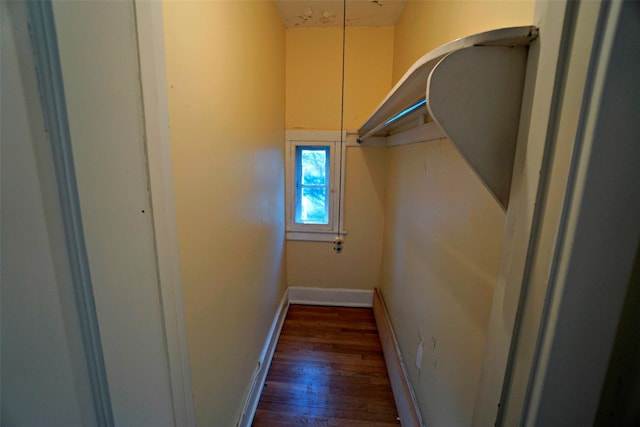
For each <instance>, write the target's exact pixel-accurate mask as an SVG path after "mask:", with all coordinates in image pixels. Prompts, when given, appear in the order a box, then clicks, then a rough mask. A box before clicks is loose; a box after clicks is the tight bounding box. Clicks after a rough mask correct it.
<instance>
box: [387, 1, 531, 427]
mask: <svg viewBox="0 0 640 427" xmlns="http://www.w3.org/2000/svg"><path fill="white" fill-rule="evenodd" d="M532 21H533V3H531V2H519V1H518V2H502V1H412V0H409V1H408V3H407V5H406V7H405V9H404V11H403V13H402V15H401V17H400V20H399V22H398V25H397V26H396V27H395V38H394V40H395V44H394V65H393V78H394V81H396V80H397V79H399V78H400V77H401V76H402V75H403V74H404V72H405V71H406V69H407V68H408V67H409V66H411V64H412V63H413V62H414V61H415V60H416V59H418V58H419V57H420V56H422V55H424V54H425V53H427V52H428V51H430V50H432V49H434V48H437V47H438V46H440V45H442V44H444V43H446V42H449V41H452V40H454V39H455V38H458V37H462V36H466V35H470V34H473V33H476V32H481V31H485V30H490V29H495V28H498V27H506V26H516V25H525V24H531V22H532ZM388 165H389V166H388V179H387V183H386V185H387V203H386V210H385V226H384V250H383V258H382V260H383V261H382V285H381V288H382V293H383V296H384V298H385V301H386V303H387V307H388V309H389V312H390V316H391V320H392V323H393V325H394V328H395V330H396V333H397V337H398V340H399V345H400V348H401V351H402V353H403V355H404V357H405V358H406V359H407V360H408V361H409V363H407V367H408V373H409V376H410V379H411V382H412V384H413V387H414V390H415V393H416V397H417V399H418V403H419V406H420V408H421V412H422V414H423V416H424V419H425V423H426V424H427V425H430V426H434V427H440V426H444V427H446V426H458V425H460V426H462V425H471V420H472V417H473V411H474V403H475V400H476V391H477V389H478V384H479V381H480V376H481V370H482V362H483V354H484V349H485V342H486V336H487V327H488V322H489V316H490V310H491V304H492V298H493V290H494V287H495V284H496V280H497V275H498V271H499V263H500V255H501V250H502V241H503V233H504V230H503V228H504V220H505V214H504V212H503V211H502V209H501V208H500V206H499V205H498V203H497V202H496V201H495V200H494V199H493V197H492V196H491V194H490V193H489V191H488V190H487V189H486V188H485V187H484V186H483V184H482V183H481V181H480V180H479V179H478V178H477V176H476V175H475V174H474V173H473V172H472V170H471V169H470V168H469V166H468V165H467V164H466V162H465V161H464V159H463V158H462V157H461V155H460V154H459V153H458V151H457V150H456V148H455V147H454V146H453V144H452V143H451V142H450V141H449V140H448V139H442V140H438V141H431V142H425V143H418V144H413V145H408V146H401V147H395V148H391V149H389V159H388ZM420 336H421V337H422V340H423V345H424V357H423V362H422V366H421V369H417V368H416V367H415V363H414V362H415V357H416V351H417V348H418V344H419V338H418V337H420Z"/></svg>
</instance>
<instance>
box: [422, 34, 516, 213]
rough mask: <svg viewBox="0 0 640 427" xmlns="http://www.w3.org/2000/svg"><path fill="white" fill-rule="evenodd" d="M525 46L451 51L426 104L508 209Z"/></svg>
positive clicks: (434, 77)
mask: <svg viewBox="0 0 640 427" xmlns="http://www.w3.org/2000/svg"><path fill="white" fill-rule="evenodd" d="M526 63H527V47H526V46H513V47H506V46H472V47H468V48H464V49H460V50H457V51H455V52H452V53H450V54H448V55H447V56H445V57H444V58H442V59H441V60H440V62H438V64H437V65H436V66H435V67H434V69H433V70H432V72H431V73H430V75H429V79H428V81H427V89H426V98H427V108H428V109H429V113H430V114H431V117H432V118H433V120H434V121H435V122H436V123H438V125H439V126H440V127H441V128H442V130H443V131H444V132H445V134H446V135H447V136H448V137H449V139H450V140H451V141H452V142H453V143H454V144H455V146H456V147H457V148H458V150H459V151H460V153H461V154H462V155H463V157H464V158H465V160H466V161H467V162H468V164H469V165H470V166H471V168H472V169H473V170H474V172H475V173H476V174H477V175H478V177H479V178H480V179H481V180H482V182H483V183H484V184H485V186H486V187H487V188H488V189H489V190H490V191H491V193H492V194H493V196H494V197H495V198H496V200H497V201H498V202H499V203H500V205H501V206H502V207H503V208H504V209H505V210H506V208H507V205H508V203H509V191H510V187H511V175H512V173H513V161H514V154H515V147H516V139H517V136H518V126H519V121H520V107H521V104H522V91H523V86H524V77H525V69H526Z"/></svg>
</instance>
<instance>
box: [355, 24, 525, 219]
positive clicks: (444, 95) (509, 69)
mask: <svg viewBox="0 0 640 427" xmlns="http://www.w3.org/2000/svg"><path fill="white" fill-rule="evenodd" d="M537 35H538V29H537V28H536V27H533V26H524V27H511V28H502V29H498V30H493V31H487V32H484V33H480V34H476V35H473V36H469V37H464V38H461V39H458V40H454V41H452V42H450V43H447V44H445V45H443V46H441V47H439V48H437V49H435V50H433V51H431V52H429V53H427V54H426V55H424V56H423V57H422V58H420V59H419V60H418V61H416V63H415V64H413V66H412V67H411V68H410V69H409V70H408V71H407V72H406V73H405V75H404V76H403V77H402V78H401V79H400V81H398V83H397V84H396V85H395V87H394V88H393V89H392V90H391V92H389V94H388V95H387V97H386V98H385V99H384V100H383V101H382V103H381V104H380V105H379V106H378V108H377V109H376V110H375V112H374V113H373V114H372V115H371V117H370V118H369V119H368V120H367V121H366V122H365V123H364V124H363V125H362V126H361V127H360V128H359V129H358V142H359V143H361V144H363V145H366V144H367V140H371V138H372V137H378V138H375V139H376V140H378V141H379V140H380V138H379V137H382V138H386V143H387V145H399V144H403V143H410V142H419V141H428V140H432V139H436V138H442V137H448V138H449V139H450V140H451V141H452V142H453V143H454V144H455V145H456V147H457V148H458V150H459V151H460V152H461V153H462V155H463V157H464V158H465V159H466V161H467V162H468V163H469V165H470V166H471V167H472V168H473V169H474V171H475V172H476V174H477V175H478V176H479V177H480V179H481V180H482V181H483V182H484V184H485V185H486V186H487V187H488V188H489V190H490V191H491V192H492V194H493V195H494V196H495V198H496V200H498V202H499V203H500V204H501V205H502V206H503V207H504V208H505V209H506V207H507V204H508V198H509V189H510V185H511V174H512V170H513V157H514V153H515V143H516V139H517V134H518V124H519V120H520V106H521V102H522V90H523V85H524V75H525V69H526V62H527V53H528V46H529V44H530V43H531V41H532V40H533V39H535V38H536V37H537ZM424 99H426V104H424V105H422V104H418V106H417V107H416V108H415V109H414V110H413V111H411V112H410V113H408V114H406V115H404V116H402V117H401V118H398V119H394V118H395V117H396V116H398V115H399V114H400V113H401V112H403V111H405V110H406V109H407V108H409V107H411V106H413V105H416V103H418V102H419V101H421V100H424Z"/></svg>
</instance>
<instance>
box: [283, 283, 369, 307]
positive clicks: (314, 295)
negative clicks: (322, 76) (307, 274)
mask: <svg viewBox="0 0 640 427" xmlns="http://www.w3.org/2000/svg"><path fill="white" fill-rule="evenodd" d="M289 304H308V305H328V306H336V307H373V290H363V289H340V288H338V289H332V288H306V287H302V286H289Z"/></svg>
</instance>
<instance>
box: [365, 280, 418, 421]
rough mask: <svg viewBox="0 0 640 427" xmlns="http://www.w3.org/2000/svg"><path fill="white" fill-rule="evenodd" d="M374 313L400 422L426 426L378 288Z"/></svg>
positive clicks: (374, 300) (374, 302)
mask: <svg viewBox="0 0 640 427" xmlns="http://www.w3.org/2000/svg"><path fill="white" fill-rule="evenodd" d="M373 315H374V317H375V319H376V326H377V327H378V335H379V336H380V343H381V344H382V353H383V354H384V361H385V364H386V365H387V373H388V374H389V381H390V382H391V390H392V391H393V398H394V400H395V401H396V409H397V410H398V416H399V418H400V423H401V424H402V426H403V427H424V423H423V421H422V414H421V413H420V408H419V407H418V402H417V401H416V396H415V394H414V392H413V387H412V386H411V381H410V380H409V375H407V370H406V367H405V364H404V360H403V358H402V353H401V352H400V346H399V345H398V340H397V339H396V335H395V333H394V332H393V327H392V325H391V320H390V319H389V313H388V312H387V308H386V306H385V305H384V301H383V300H382V295H381V294H380V291H379V290H378V289H376V291H375V297H374V299H373Z"/></svg>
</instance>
